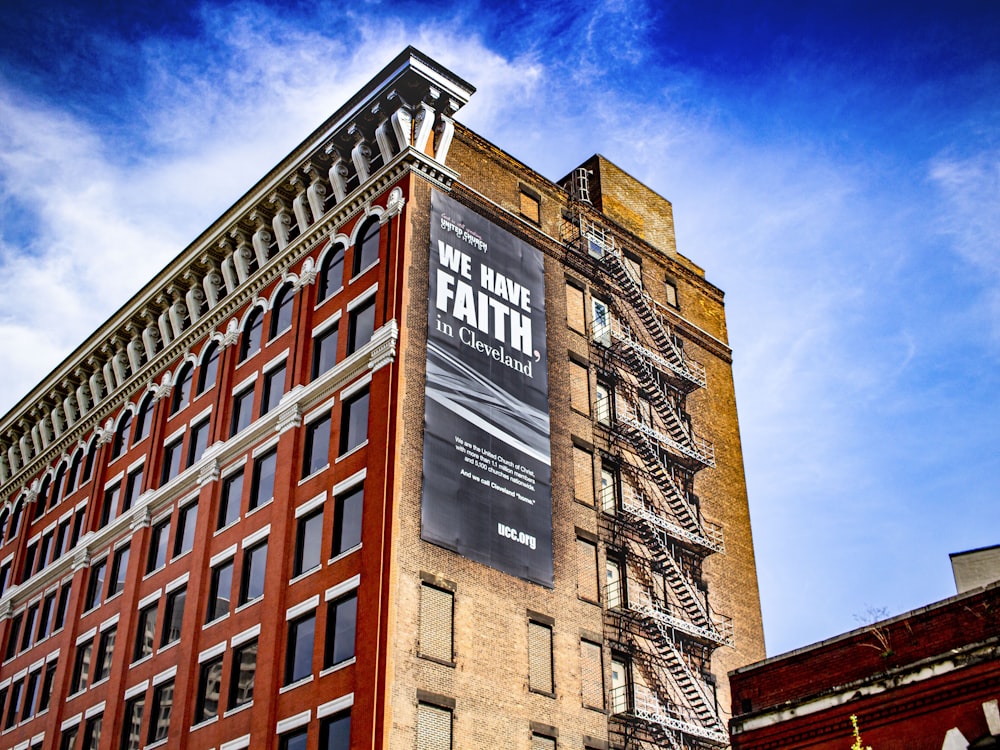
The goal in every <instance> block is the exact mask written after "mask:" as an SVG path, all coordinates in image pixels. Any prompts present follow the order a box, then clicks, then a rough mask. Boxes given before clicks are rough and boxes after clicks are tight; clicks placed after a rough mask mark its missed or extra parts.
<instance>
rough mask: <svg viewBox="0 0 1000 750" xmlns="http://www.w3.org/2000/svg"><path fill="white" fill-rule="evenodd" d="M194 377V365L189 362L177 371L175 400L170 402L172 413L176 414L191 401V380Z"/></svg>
mask: <svg viewBox="0 0 1000 750" xmlns="http://www.w3.org/2000/svg"><path fill="white" fill-rule="evenodd" d="M193 379H194V365H192V364H191V363H190V362H187V363H186V364H184V365H183V366H182V367H181V370H180V372H179V373H177V382H176V383H174V393H173V400H172V401H171V402H170V413H171V414H176V413H177V412H179V411H180V410H181V409H183V408H184V407H185V406H187V405H188V404H190V403H191V381H192V380H193Z"/></svg>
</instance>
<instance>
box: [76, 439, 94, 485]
mask: <svg viewBox="0 0 1000 750" xmlns="http://www.w3.org/2000/svg"><path fill="white" fill-rule="evenodd" d="M96 458H97V441H96V440H93V441H91V443H90V448H88V449H87V460H86V461H84V464H83V475H82V476H81V477H80V482H81V483H83V482H86V481H89V480H90V477H91V476H92V475H93V473H94V461H95V460H96Z"/></svg>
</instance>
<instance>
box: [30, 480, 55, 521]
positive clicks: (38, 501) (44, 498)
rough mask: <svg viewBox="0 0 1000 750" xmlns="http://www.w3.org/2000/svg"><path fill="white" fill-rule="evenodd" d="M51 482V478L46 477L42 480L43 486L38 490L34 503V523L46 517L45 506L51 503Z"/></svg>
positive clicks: (32, 517)
mask: <svg viewBox="0 0 1000 750" xmlns="http://www.w3.org/2000/svg"><path fill="white" fill-rule="evenodd" d="M50 484H51V481H50V479H49V477H45V479H43V480H42V486H41V487H40V488H39V489H38V495H37V496H36V497H35V502H34V509H35V511H34V513H33V514H32V516H31V519H32V520H33V521H37V520H38V519H39V518H41V517H42V516H44V515H45V505H46V503H48V501H49V485H50Z"/></svg>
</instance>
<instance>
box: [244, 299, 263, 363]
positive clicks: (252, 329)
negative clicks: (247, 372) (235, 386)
mask: <svg viewBox="0 0 1000 750" xmlns="http://www.w3.org/2000/svg"><path fill="white" fill-rule="evenodd" d="M263 324H264V316H263V313H262V312H261V309H260V308H259V307H255V308H254V309H253V310H251V311H250V315H249V316H248V317H247V320H246V323H245V324H244V325H243V336H242V337H241V338H240V362H243V361H245V360H246V359H248V358H249V357H251V356H252V355H254V354H256V353H257V352H258V351H260V338H261V332H262V329H263Z"/></svg>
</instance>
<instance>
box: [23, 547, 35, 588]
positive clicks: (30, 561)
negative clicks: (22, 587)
mask: <svg viewBox="0 0 1000 750" xmlns="http://www.w3.org/2000/svg"><path fill="white" fill-rule="evenodd" d="M37 556H38V542H32V543H31V544H29V545H28V548H27V549H26V550H24V566H23V567H22V568H21V581H22V582H23V581H27V580H28V579H29V578H30V577H31V573H32V571H33V570H34V568H35V558H36V557H37Z"/></svg>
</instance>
